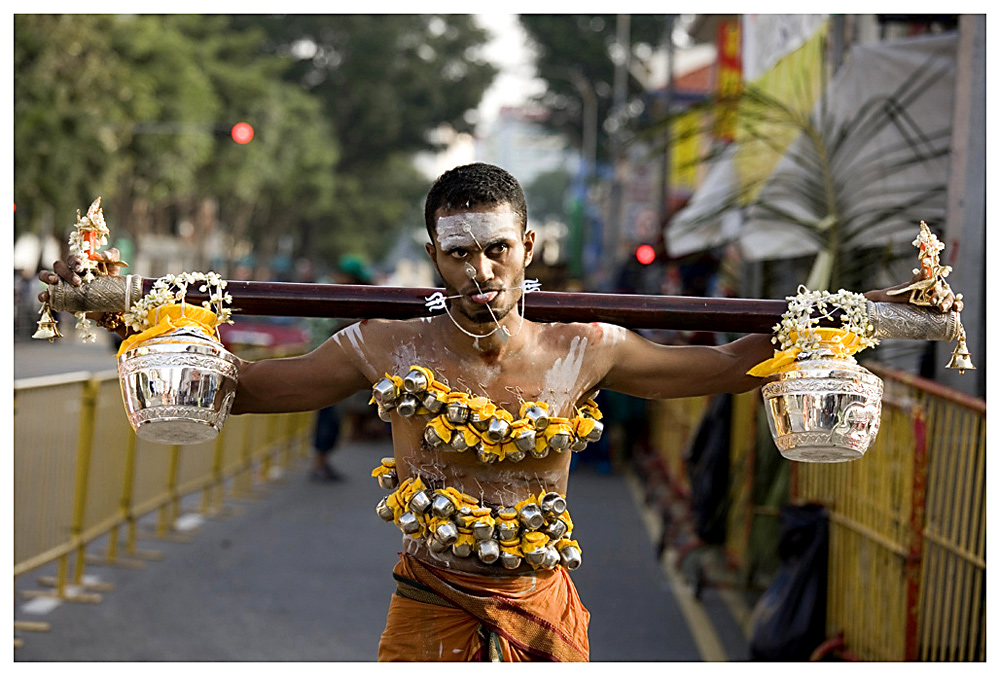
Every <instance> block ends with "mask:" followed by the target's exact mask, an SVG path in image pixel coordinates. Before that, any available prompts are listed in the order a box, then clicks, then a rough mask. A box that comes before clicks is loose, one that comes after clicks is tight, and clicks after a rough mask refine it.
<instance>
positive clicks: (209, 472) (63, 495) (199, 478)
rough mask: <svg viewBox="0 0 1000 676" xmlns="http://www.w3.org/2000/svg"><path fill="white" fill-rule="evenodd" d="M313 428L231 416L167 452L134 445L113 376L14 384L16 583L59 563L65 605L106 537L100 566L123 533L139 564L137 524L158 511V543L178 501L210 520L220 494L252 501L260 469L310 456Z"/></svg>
mask: <svg viewBox="0 0 1000 676" xmlns="http://www.w3.org/2000/svg"><path fill="white" fill-rule="evenodd" d="M286 354H287V353H286ZM255 356H257V357H258V358H260V357H265V356H267V354H266V353H261V354H258V355H255ZM312 420H313V413H312V412H305V413H289V414H278V415H270V416H265V415H245V416H230V417H229V419H228V421H227V423H226V425H225V428H224V430H223V432H222V433H221V434H220V435H219V437H218V438H217V440H215V441H212V442H206V443H203V444H198V445H192V446H166V445H161V444H154V443H151V442H148V441H144V440H142V439H138V438H137V437H136V435H135V433H134V432H133V431H132V429H131V427H130V426H129V424H128V420H127V417H126V415H125V412H124V409H123V406H122V399H121V390H120V384H119V381H118V378H117V374H116V373H115V372H114V371H109V372H107V373H102V374H98V375H96V376H93V375H91V374H89V373H83V372H80V373H72V374H67V375H63V376H54V377H45V378H33V379H24V380H20V381H18V382H16V383H15V385H14V485H15V490H14V576H15V578H16V577H18V576H20V575H22V574H24V573H26V572H28V571H30V570H34V569H37V568H39V567H41V566H44V565H46V564H48V563H51V562H53V561H56V560H58V562H59V573H58V578H57V582H56V586H57V592H56V593H57V594H59V595H62V596H66V585H67V583H69V582H75V583H77V584H79V583H80V582H81V578H82V573H83V569H84V562H85V560H87V559H86V556H85V555H86V547H87V545H88V544H89V543H91V542H92V541H93V540H95V539H96V538H98V537H102V536H104V535H106V534H110V536H109V538H108V540H109V544H108V549H107V551H106V552H105V555H104V557H103V558H101V559H98V561H99V562H103V563H114V562H116V561H117V560H118V559H117V549H118V544H119V539H118V538H119V528H120V527H121V526H122V525H123V524H126V525H127V526H128V529H129V530H128V546H127V550H126V553H127V554H129V555H138V554H141V552H137V550H136V545H135V539H136V524H137V522H138V521H139V520H140V519H141V518H142V517H144V516H146V515H148V514H150V513H152V512H154V511H157V510H159V514H158V517H159V518H158V524H157V529H156V533H157V535H159V536H165V535H166V534H167V531H169V530H170V529H171V528H172V527H173V523H174V521H175V520H176V518H177V517H178V516H179V514H180V511H181V506H180V499H181V498H182V497H184V496H186V495H189V494H191V493H194V492H196V491H199V490H201V491H204V492H205V497H204V498H203V500H202V510H203V511H205V512H206V513H207V512H211V511H216V510H217V509H218V508H219V507H220V503H221V500H222V498H223V495H224V493H225V492H226V487H227V485H228V486H233V485H236V484H238V485H236V486H235V490H234V491H233V492H234V493H238V492H240V490H242V491H244V492H249V491H251V490H252V488H253V484H254V481H255V479H257V478H260V479H263V480H264V481H266V480H268V478H269V476H268V475H269V472H268V471H262V470H261V468H265V470H266V469H268V468H270V467H277V466H278V465H279V464H282V466H288V464H289V463H291V462H293V461H294V460H297V459H299V458H300V457H302V456H303V455H305V454H307V453H308V451H309V448H308V446H309V445H308V435H309V432H310V430H311V424H312ZM255 468H256V470H257V471H256V474H257V475H258V476H256V477H255V476H254V475H255ZM74 553H75V554H76V573H75V575H74V576H73V578H72V579H70V575H69V573H70V570H69V566H70V559H71V556H72V555H73V554H74ZM146 554H150V556H148V557H146V558H154V557H155V553H148V552H147V553H146ZM74 593H75V592H74ZM77 596H78V598H79V599H80V600H95V599H94V598H93V597H88V598H85V596H86V595H83V594H77Z"/></svg>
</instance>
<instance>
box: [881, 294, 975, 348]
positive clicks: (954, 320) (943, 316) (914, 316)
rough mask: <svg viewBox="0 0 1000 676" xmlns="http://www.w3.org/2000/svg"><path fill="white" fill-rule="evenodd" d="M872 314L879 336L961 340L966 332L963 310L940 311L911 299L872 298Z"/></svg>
mask: <svg viewBox="0 0 1000 676" xmlns="http://www.w3.org/2000/svg"><path fill="white" fill-rule="evenodd" d="M868 318H869V321H870V322H871V324H872V327H873V332H872V335H873V337H875V338H878V339H880V340H881V339H883V338H903V339H908V340H943V341H952V340H957V339H958V338H959V337H960V336H961V335H962V334H963V331H962V315H961V313H959V312H936V311H934V310H930V309H924V308H922V307H917V306H914V305H910V304H909V303H876V302H873V301H868Z"/></svg>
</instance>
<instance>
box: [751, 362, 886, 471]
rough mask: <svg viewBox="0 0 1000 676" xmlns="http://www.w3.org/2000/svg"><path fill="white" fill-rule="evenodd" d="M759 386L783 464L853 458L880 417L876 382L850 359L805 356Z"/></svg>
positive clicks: (862, 449)
mask: <svg viewBox="0 0 1000 676" xmlns="http://www.w3.org/2000/svg"><path fill="white" fill-rule="evenodd" d="M778 378H779V379H778V380H777V381H775V382H772V383H768V384H767V385H765V386H764V387H763V390H762V394H763V397H764V409H765V410H766V412H767V422H768V425H769V426H770V428H771V436H772V437H773V438H774V443H775V445H776V446H777V447H778V451H779V452H780V453H781V455H783V456H784V457H786V458H788V459H789V460H798V461H802V462H844V461H847V460H857V459H858V458H860V457H861V456H863V455H864V454H865V451H867V450H868V448H869V447H870V446H871V445H872V443H874V441H875V436H876V435H877V434H878V428H879V423H880V422H881V415H882V380H881V378H879V377H878V376H876V375H875V374H873V373H872V372H871V371H869V370H868V369H866V368H864V367H862V366H859V365H858V364H857V363H856V362H855V361H854V359H853V358H847V359H837V358H833V357H822V356H821V357H814V358H808V357H807V358H805V359H802V360H800V361H796V362H793V363H792V364H791V365H789V366H788V367H786V368H785V369H784V370H782V371H781V372H780V373H779V375H778Z"/></svg>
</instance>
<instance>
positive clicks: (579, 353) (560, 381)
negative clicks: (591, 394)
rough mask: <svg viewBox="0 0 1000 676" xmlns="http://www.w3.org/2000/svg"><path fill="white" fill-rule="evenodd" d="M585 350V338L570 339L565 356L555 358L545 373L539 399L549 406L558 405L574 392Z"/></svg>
mask: <svg viewBox="0 0 1000 676" xmlns="http://www.w3.org/2000/svg"><path fill="white" fill-rule="evenodd" d="M586 352H587V339H586V338H584V337H581V336H576V337H574V338H573V340H572V341H570V344H569V352H568V353H567V354H566V356H565V357H561V358H559V359H556V361H555V363H554V364H552V368H550V369H549V371H548V373H546V374H545V383H544V384H543V385H542V392H541V399H542V401H546V402H548V404H549V406H554V407H557V408H558V407H559V406H561V405H562V404H564V403H565V398H566V397H570V395H573V394H575V391H576V389H577V383H578V381H579V379H580V369H581V368H582V366H583V357H584V354H585V353H586Z"/></svg>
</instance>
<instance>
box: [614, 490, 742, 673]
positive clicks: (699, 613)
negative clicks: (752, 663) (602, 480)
mask: <svg viewBox="0 0 1000 676" xmlns="http://www.w3.org/2000/svg"><path fill="white" fill-rule="evenodd" d="M626 481H627V483H628V485H629V488H630V489H631V490H632V497H633V498H634V499H635V504H636V506H637V507H638V508H639V513H640V514H641V515H642V520H643V522H644V523H645V524H646V532H647V533H648V534H649V538H650V540H651V541H654V542H655V538H657V537H658V536H659V532H658V525H659V524H658V520H657V517H656V515H655V514H654V513H653V510H651V509H650V508H649V507H647V506H646V504H645V501H644V500H643V499H642V490H641V488H640V486H639V482H638V480H637V479H636V478H635V477H634V476H633V475H631V474H629V475H627V476H626ZM676 559H677V552H676V551H675V550H674V549H672V548H669V547H668V548H667V551H666V555H665V556H664V557H663V560H662V561H661V562H660V569H661V570H662V571H663V574H664V575H665V576H666V578H667V582H669V583H670V588H671V589H672V590H673V591H674V597H675V598H676V599H677V605H678V606H679V607H680V609H681V614H682V615H684V619H685V621H687V625H688V627H689V628H690V629H691V635H692V636H693V637H694V642H695V645H696V646H697V647H698V652H699V653H701V659H702V661H704V662H727V661H729V656H728V655H727V654H726V650H725V648H723V647H722V641H720V640H719V634H718V633H717V632H716V631H715V625H713V624H712V620H711V619H709V617H708V613H706V612H705V608H704V606H702V605H701V603H700V602H699V601H698V600H697V599H696V598H695V597H694V592H693V591H692V590H691V587H690V585H688V584H687V582H685V581H684V578H683V577H681V575H679V574H678V573H677V571H676V568H675V563H676Z"/></svg>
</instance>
